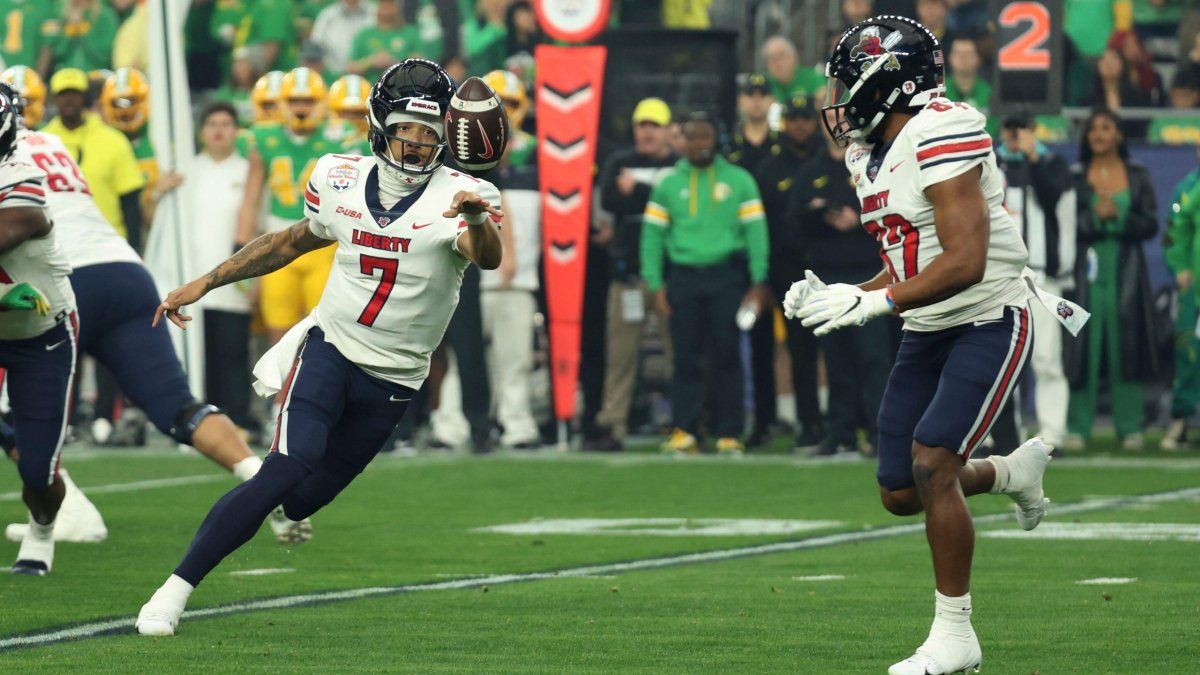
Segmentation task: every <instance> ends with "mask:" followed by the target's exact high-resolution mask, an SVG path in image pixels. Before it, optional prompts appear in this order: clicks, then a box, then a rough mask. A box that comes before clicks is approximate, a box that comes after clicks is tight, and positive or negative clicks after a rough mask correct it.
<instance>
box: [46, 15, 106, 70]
mask: <svg viewBox="0 0 1200 675" xmlns="http://www.w3.org/2000/svg"><path fill="white" fill-rule="evenodd" d="M60 7H61V9H60V11H59V15H58V18H57V20H50V21H47V22H46V23H45V24H44V26H45V30H44V36H45V37H46V38H47V46H48V48H49V53H50V60H51V61H52V62H53V63H54V67H55V68H78V69H80V70H82V71H84V72H87V71H89V70H95V69H97V68H111V67H112V53H113V42H114V40H115V39H116V35H117V25H118V20H117V13H116V12H115V11H113V8H112V7H110V6H109V5H108V4H107V3H104V2H101V1H100V0H66V2H63V3H61V5H60Z"/></svg>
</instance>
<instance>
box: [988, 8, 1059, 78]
mask: <svg viewBox="0 0 1200 675" xmlns="http://www.w3.org/2000/svg"><path fill="white" fill-rule="evenodd" d="M998 19H999V23H1000V25H1001V26H1003V27H1004V28H1014V27H1017V26H1019V25H1020V24H1022V23H1026V24H1028V25H1027V26H1026V27H1025V31H1024V32H1023V33H1021V34H1020V35H1018V36H1017V37H1016V38H1015V39H1013V40H1012V41H1011V42H1009V43H1008V44H1006V45H1004V46H1003V47H1001V48H1000V50H999V51H998V52H997V54H996V63H997V65H999V66H1000V68H1002V69H1004V70H1046V69H1047V68H1049V67H1050V49H1049V45H1048V43H1049V40H1050V10H1049V9H1048V8H1047V7H1046V5H1044V4H1042V3H1040V2H1014V3H1011V4H1009V5H1006V6H1005V7H1004V8H1003V9H1002V10H1000V16H999V17H998Z"/></svg>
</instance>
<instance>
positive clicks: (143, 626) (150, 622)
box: [136, 593, 183, 635]
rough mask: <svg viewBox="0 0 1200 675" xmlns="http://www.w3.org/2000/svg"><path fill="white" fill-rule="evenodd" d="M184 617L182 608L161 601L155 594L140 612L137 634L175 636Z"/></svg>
mask: <svg viewBox="0 0 1200 675" xmlns="http://www.w3.org/2000/svg"><path fill="white" fill-rule="evenodd" d="M182 615H183V608H182V607H180V606H178V605H176V604H174V603H171V602H167V601H165V600H162V599H160V598H159V597H158V594H157V593H155V594H154V596H153V597H151V598H150V602H147V603H146V604H144V605H142V611H140V612H138V618H137V624H136V626H137V632H138V634H139V635H174V634H175V627H176V626H178V625H179V617H180V616H182Z"/></svg>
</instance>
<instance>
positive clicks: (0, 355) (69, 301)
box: [0, 90, 79, 576]
mask: <svg viewBox="0 0 1200 675" xmlns="http://www.w3.org/2000/svg"><path fill="white" fill-rule="evenodd" d="M17 105H18V104H17V103H16V97H15V96H13V95H12V92H11V90H0V368H4V369H5V371H6V378H7V384H8V394H9V399H10V401H11V403H12V415H13V424H14V427H15V435H16V442H17V444H18V446H19V448H20V451H19V452H18V453H17V457H16V460H17V471H18V473H20V475H21V481H22V482H23V483H24V485H25V486H24V490H23V492H22V496H23V497H24V499H25V504H26V505H27V506H28V507H29V534H28V536H26V537H25V540H24V541H22V542H21V548H20V550H19V551H18V553H17V562H16V564H14V565H13V568H12V571H13V573H14V574H28V575H35V576H44V575H46V574H49V572H50V568H51V566H52V564H53V562H54V521H55V518H56V517H57V515H58V511H59V507H60V506H61V504H62V500H63V494H64V493H65V492H66V486H65V485H64V483H63V480H62V477H61V476H60V475H59V471H58V461H59V453H61V452H62V445H63V439H64V437H65V436H66V433H67V410H68V409H69V408H70V404H71V380H72V378H73V377H74V375H75V355H76V349H77V344H76V338H77V335H78V332H79V322H78V318H77V317H76V315H75V294H74V293H73V292H71V284H70V282H69V281H67V275H68V274H70V272H71V266H70V265H69V264H68V263H67V260H66V258H65V257H64V256H63V254H62V252H61V251H59V249H58V246H57V244H56V236H55V235H56V231H55V229H54V224H53V222H52V221H51V219H50V217H49V215H48V214H47V213H46V174H44V173H43V172H42V171H41V170H40V169H38V168H37V167H36V166H33V165H32V164H26V163H23V162H20V161H17V160H15V159H14V158H13V151H14V150H15V149H16V146H17V132H18V129H19V124H20V123H19V119H18V114H17Z"/></svg>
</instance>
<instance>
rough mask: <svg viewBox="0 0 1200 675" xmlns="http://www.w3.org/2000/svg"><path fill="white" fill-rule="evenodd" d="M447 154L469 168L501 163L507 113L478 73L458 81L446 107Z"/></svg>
mask: <svg viewBox="0 0 1200 675" xmlns="http://www.w3.org/2000/svg"><path fill="white" fill-rule="evenodd" d="M446 141H447V144H448V145H449V149H450V154H452V155H453V156H454V161H455V162H457V163H458V165H459V166H461V167H462V168H464V169H466V170H468V171H486V170H487V169H490V168H492V167H494V166H496V165H497V164H499V163H500V155H503V154H504V147H505V146H506V145H507V144H508V115H507V114H506V113H505V112H504V105H503V104H502V103H501V102H500V97H499V96H497V95H496V92H495V91H493V90H492V88H491V87H489V86H488V85H487V83H486V82H484V81H483V80H481V79H479V78H478V77H468V78H467V79H466V80H463V83H462V84H461V85H459V87H458V91H457V92H456V93H455V94H454V96H453V97H452V98H451V99H450V107H449V109H448V110H446Z"/></svg>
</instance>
